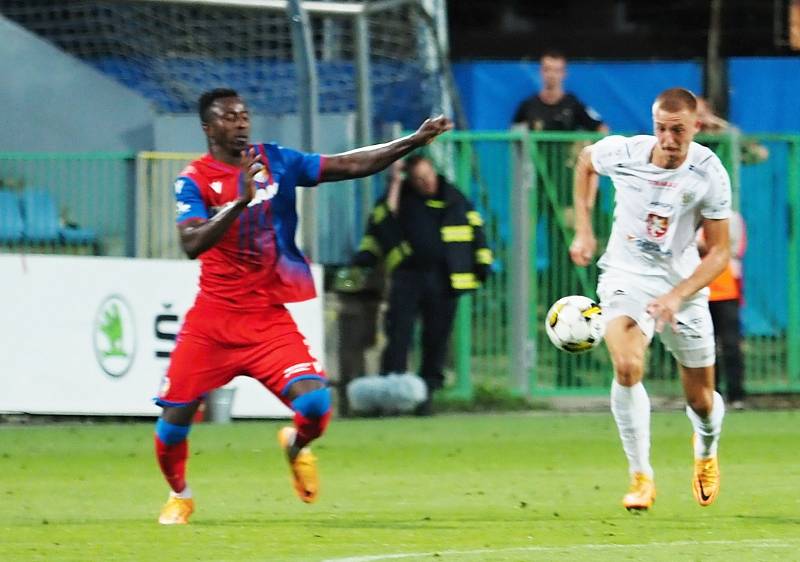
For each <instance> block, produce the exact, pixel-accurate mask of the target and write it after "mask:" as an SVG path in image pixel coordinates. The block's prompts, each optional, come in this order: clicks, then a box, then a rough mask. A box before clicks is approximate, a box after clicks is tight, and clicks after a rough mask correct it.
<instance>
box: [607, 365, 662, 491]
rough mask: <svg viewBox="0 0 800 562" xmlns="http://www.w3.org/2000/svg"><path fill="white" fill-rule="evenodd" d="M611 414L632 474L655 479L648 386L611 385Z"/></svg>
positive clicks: (637, 384) (615, 381) (639, 384)
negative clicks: (651, 453) (641, 474)
mask: <svg viewBox="0 0 800 562" xmlns="http://www.w3.org/2000/svg"><path fill="white" fill-rule="evenodd" d="M611 413H612V414H613V415H614V421H615V422H617V429H618V430H619V438H620V439H621V440H622V448H623V449H624V450H625V456H626V457H628V466H629V469H630V472H631V474H633V473H634V472H642V473H644V474H646V475H647V476H649V477H650V478H652V477H653V467H652V466H651V465H650V397H649V396H648V395H647V391H646V390H645V389H644V385H643V384H642V383H640V382H639V383H636V384H635V385H633V386H622V385H621V384H619V383H618V382H617V380H616V379H614V381H613V382H612V383H611Z"/></svg>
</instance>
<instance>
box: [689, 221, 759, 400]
mask: <svg viewBox="0 0 800 562" xmlns="http://www.w3.org/2000/svg"><path fill="white" fill-rule="evenodd" d="M730 240H731V260H730V262H729V263H728V267H726V268H725V271H723V272H722V273H721V274H720V276H719V277H717V278H716V279H714V281H712V282H711V284H710V285H709V286H708V288H709V290H710V294H709V297H708V301H709V302H708V306H709V309H710V310H711V319H712V320H713V322H714V334H715V337H716V340H717V348H718V350H719V353H720V358H721V361H718V362H717V377H716V383H715V386H716V387H717V392H720V390H719V389H720V382H721V380H722V379H723V378H724V379H725V394H726V395H727V399H728V404H730V406H731V408H733V409H734V410H741V409H743V408H744V399H745V390H744V357H743V356H742V330H741V320H740V314H739V313H740V309H741V304H742V256H744V252H745V249H746V247H747V233H746V230H745V225H744V220H743V219H742V215H740V214H739V213H737V212H734V213H732V214H731V218H730ZM704 245H705V244H704V239H703V235H702V230H701V231H700V233H699V236H698V242H697V246H698V249H699V250H700V255H703V252H704V250H705V248H704ZM720 367H721V369H720ZM720 371H721V373H720ZM720 374H721V375H722V376H720Z"/></svg>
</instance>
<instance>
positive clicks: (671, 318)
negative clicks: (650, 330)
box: [646, 292, 683, 334]
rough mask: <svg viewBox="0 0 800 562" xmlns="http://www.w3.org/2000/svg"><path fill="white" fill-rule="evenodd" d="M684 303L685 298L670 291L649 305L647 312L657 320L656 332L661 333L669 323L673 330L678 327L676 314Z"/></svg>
mask: <svg viewBox="0 0 800 562" xmlns="http://www.w3.org/2000/svg"><path fill="white" fill-rule="evenodd" d="M682 303H683V299H681V297H680V296H678V295H677V294H675V293H674V292H669V293H667V294H666V295H662V296H660V297H658V298H657V299H655V300H653V301H651V302H650V303H649V304H648V305H647V308H646V310H647V314H649V315H650V316H652V317H653V318H654V319H655V321H656V332H658V333H659V334H660V333H661V332H662V330H664V326H666V325H667V324H669V325H670V326H672V329H673V330H676V329H677V328H678V321H677V319H676V317H675V315H676V314H677V313H678V309H680V307H681V304H682Z"/></svg>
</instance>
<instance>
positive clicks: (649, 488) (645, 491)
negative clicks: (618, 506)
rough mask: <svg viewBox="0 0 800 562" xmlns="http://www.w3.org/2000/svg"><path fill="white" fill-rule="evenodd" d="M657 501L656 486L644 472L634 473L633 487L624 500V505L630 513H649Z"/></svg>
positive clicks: (632, 478)
mask: <svg viewBox="0 0 800 562" xmlns="http://www.w3.org/2000/svg"><path fill="white" fill-rule="evenodd" d="M655 501H656V484H655V482H653V479H652V478H650V477H649V476H647V475H646V474H644V473H642V472H634V473H633V476H632V477H631V487H630V488H629V489H628V493H627V494H625V496H624V497H623V498H622V505H623V506H625V509H627V510H628V511H647V510H648V509H650V508H651V507H653V504H654V503H655Z"/></svg>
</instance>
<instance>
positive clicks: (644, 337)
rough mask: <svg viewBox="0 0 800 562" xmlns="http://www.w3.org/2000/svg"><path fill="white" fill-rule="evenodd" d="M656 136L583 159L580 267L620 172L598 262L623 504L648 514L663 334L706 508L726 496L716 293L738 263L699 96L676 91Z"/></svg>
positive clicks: (575, 252) (658, 118)
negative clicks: (652, 364) (607, 182)
mask: <svg viewBox="0 0 800 562" xmlns="http://www.w3.org/2000/svg"><path fill="white" fill-rule="evenodd" d="M653 129H654V135H653V136H651V135H639V136H634V137H622V136H610V137H606V138H604V139H602V140H600V141H598V142H596V143H595V144H593V145H591V146H588V147H586V148H585V149H584V150H583V151H582V152H581V155H580V157H579V159H578V162H577V166H576V170H575V188H574V198H575V219H576V225H575V228H576V233H575V239H574V240H573V242H572V245H571V246H570V257H571V258H572V261H573V262H574V263H575V264H577V265H579V266H585V265H588V264H589V262H590V261H591V260H592V257H593V255H594V252H595V249H596V247H597V241H596V239H595V236H594V233H593V231H592V220H591V212H592V208H593V207H594V202H595V198H596V189H594V188H593V187H592V186H594V185H596V184H595V183H593V180H595V179H596V178H594V175H595V174H603V175H607V176H610V177H611V180H612V182H613V184H614V188H615V209H614V225H613V227H612V230H611V237H610V238H609V241H608V246H607V248H606V251H605V253H604V254H603V255H602V257H601V258H600V261H599V263H598V265H599V267H600V269H601V275H600V279H599V282H598V286H597V294H598V296H599V297H600V302H601V306H602V308H603V316H604V317H605V318H606V322H607V328H606V336H605V341H606V345H607V347H608V351H609V354H610V355H611V360H612V363H613V366H614V381H613V382H612V386H611V412H612V413H613V415H614V420H615V421H616V423H617V427H618V429H619V434H620V438H621V440H622V447H623V449H624V450H625V455H626V456H627V459H628V463H629V467H630V475H631V485H630V490H629V491H628V493H627V494H626V495H625V496H624V498H623V500H622V502H623V505H624V506H625V507H626V508H627V509H628V510H647V509H649V508H650V507H651V506H652V505H653V502H654V501H655V497H656V489H655V484H654V480H653V467H652V466H651V465H650V399H649V398H648V396H647V392H646V391H645V388H644V386H643V385H642V377H643V375H644V358H645V350H646V349H647V347H648V345H649V344H650V341H651V339H652V337H653V332H654V331H656V332H659V335H660V338H661V340H662V342H663V343H664V344H665V346H666V347H667V349H669V350H670V352H671V353H672V355H673V356H674V357H675V359H676V360H677V362H678V365H679V369H680V375H681V382H682V384H683V390H684V394H685V396H686V402H687V407H686V414H687V416H688V417H689V420H690V421H691V424H692V427H693V429H694V436H693V447H694V477H693V479H692V491H693V492H694V497H695V499H696V500H697V501H698V503H699V504H700V505H702V506H706V505H710V504H711V503H713V502H714V500H715V499H716V497H717V494H718V493H719V485H720V473H719V463H718V460H717V445H718V442H719V436H720V431H721V429H722V418H723V416H724V415H725V406H724V404H723V402H722V397H721V396H720V395H719V394H718V393H717V392H715V391H714V359H715V357H714V331H713V325H712V323H711V315H710V314H709V310H708V296H707V290H705V287H706V285H708V284H709V283H710V282H711V281H712V280H713V279H714V278H716V277H717V276H718V275H719V274H720V273H721V272H722V271H723V270H724V269H725V267H726V265H727V263H728V259H729V257H730V244H729V243H728V217H729V216H730V203H731V193H730V179H729V177H728V173H727V172H726V170H725V168H724V167H723V166H722V163H721V162H720V161H719V158H717V156H716V155H715V154H714V153H713V152H712V151H711V150H709V149H708V148H706V147H704V146H701V145H699V144H697V143H695V142H693V139H694V136H695V134H696V133H697V131H698V120H697V100H696V98H695V96H694V95H693V94H692V93H691V92H690V91H688V90H685V89H683V88H672V89H669V90H665V91H664V92H662V93H661V94H659V96H658V97H657V98H656V100H655V102H654V103H653ZM700 226H702V227H703V229H704V232H705V234H706V240H707V242H708V253H707V254H706V255H705V256H704V257H703V259H702V260H701V259H700V257H699V255H698V252H697V246H696V244H695V233H696V231H697V229H698V227H700Z"/></svg>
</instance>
